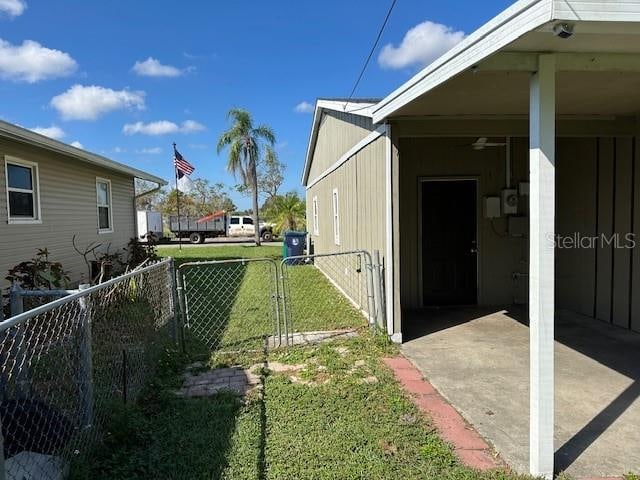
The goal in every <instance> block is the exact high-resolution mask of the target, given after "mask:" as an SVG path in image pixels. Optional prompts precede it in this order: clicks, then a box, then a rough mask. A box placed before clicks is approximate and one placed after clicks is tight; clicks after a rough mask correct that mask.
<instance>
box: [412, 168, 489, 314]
mask: <svg viewBox="0 0 640 480" xmlns="http://www.w3.org/2000/svg"><path fill="white" fill-rule="evenodd" d="M421 189H422V287H423V292H422V294H423V297H422V298H423V304H424V306H437V305H472V304H476V303H477V290H478V285H477V239H476V222H477V220H476V214H477V204H476V202H477V183H476V181H475V180H443V181H439V180H438V181H436V180H434V181H431V180H430V181H425V182H422V183H421Z"/></svg>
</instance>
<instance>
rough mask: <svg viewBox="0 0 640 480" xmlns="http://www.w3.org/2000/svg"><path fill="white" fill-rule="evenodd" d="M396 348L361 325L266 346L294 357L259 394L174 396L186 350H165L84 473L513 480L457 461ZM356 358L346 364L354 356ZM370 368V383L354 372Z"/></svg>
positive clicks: (79, 479)
mask: <svg viewBox="0 0 640 480" xmlns="http://www.w3.org/2000/svg"><path fill="white" fill-rule="evenodd" d="M394 353H395V347H393V346H392V345H390V344H389V343H388V342H387V341H386V340H385V339H381V338H379V337H374V336H371V335H369V334H367V333H364V334H363V335H362V336H361V337H360V338H355V339H347V340H342V341H337V342H334V343H328V344H323V345H320V346H306V347H296V348H290V349H286V350H285V349H283V350H274V351H272V352H271V354H270V361H272V362H274V361H277V362H280V363H288V364H292V365H305V367H304V368H303V369H302V370H300V371H299V372H297V373H296V375H298V377H299V378H301V379H302V380H304V381H305V382H308V384H303V383H294V382H292V380H291V379H290V378H289V374H288V373H270V374H268V375H267V376H266V377H265V394H264V397H261V396H259V395H257V394H256V395H253V396H252V397H251V398H249V399H247V400H246V402H239V401H238V400H237V399H236V398H234V397H232V396H227V395H220V396H217V397H214V398H209V399H198V400H193V399H183V398H178V397H176V396H174V395H173V394H172V393H171V392H172V390H174V389H175V388H176V387H177V386H178V385H179V384H180V374H181V372H182V371H183V368H184V366H185V365H186V364H187V362H188V361H190V359H189V358H188V357H186V356H184V355H182V354H180V353H179V352H178V351H175V350H167V352H166V354H165V356H164V358H163V369H162V370H161V372H162V373H161V374H159V375H158V377H157V378H156V379H155V380H154V382H152V385H151V387H150V388H149V389H147V391H146V392H145V394H144V395H143V397H142V398H141V400H140V402H139V403H138V404H136V405H134V406H128V407H126V408H122V407H121V408H120V409H119V410H116V412H115V413H116V414H115V415H114V416H113V417H112V419H113V421H112V423H111V425H110V426H111V428H110V430H109V432H110V434H109V436H108V437H107V441H106V444H105V445H104V447H102V448H101V449H100V450H99V451H98V452H96V455H95V456H94V460H93V462H92V463H91V465H85V466H83V467H80V466H76V468H74V469H73V476H72V478H73V479H74V480H85V479H140V480H141V479H155V478H163V479H176V480H177V479H194V480H197V479H203V480H204V479H241V480H251V479H256V480H257V479H267V480H271V479H273V480H276V479H278V480H282V479H292V480H293V479H396V478H397V479H483V480H484V479H495V480H497V479H505V480H506V479H509V480H511V479H516V478H521V477H517V476H515V475H511V474H509V473H507V472H503V471H495V472H489V473H479V472H475V471H473V470H470V469H468V468H466V467H464V466H462V465H460V464H459V463H458V461H457V459H456V457H455V455H454V454H453V452H452V450H451V448H450V447H449V446H448V445H447V444H446V443H444V442H443V441H442V440H441V439H440V438H439V436H438V435H437V433H436V432H435V431H434V430H433V428H432V427H431V425H430V423H429V420H428V419H427V418H425V417H423V416H422V415H421V414H420V413H419V412H418V411H417V410H416V408H415V407H414V405H413V404H412V402H411V401H410V400H409V399H408V398H407V397H406V396H405V395H404V394H403V392H402V390H401V389H400V388H399V386H398V385H397V384H396V382H395V380H394V379H393V374H392V372H391V371H389V370H388V369H387V368H386V367H385V366H384V365H383V364H382V362H381V357H383V356H385V355H393V354H394ZM357 361H360V362H359V363H358V365H360V366H358V367H356V368H354V364H355V363H356V362H357ZM372 377H375V378H376V380H377V382H376V383H364V382H363V379H367V378H368V379H370V378H372Z"/></svg>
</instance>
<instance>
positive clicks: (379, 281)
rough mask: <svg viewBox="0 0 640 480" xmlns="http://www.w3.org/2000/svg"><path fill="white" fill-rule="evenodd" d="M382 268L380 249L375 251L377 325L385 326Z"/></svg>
mask: <svg viewBox="0 0 640 480" xmlns="http://www.w3.org/2000/svg"><path fill="white" fill-rule="evenodd" d="M380 270H381V268H380V250H374V251H373V292H374V300H375V304H376V326H377V327H378V328H383V327H384V306H383V304H382V277H381V271H380Z"/></svg>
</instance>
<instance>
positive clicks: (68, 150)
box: [0, 120, 167, 185]
mask: <svg viewBox="0 0 640 480" xmlns="http://www.w3.org/2000/svg"><path fill="white" fill-rule="evenodd" d="M0 138H7V139H9V140H15V141H18V142H21V143H26V144H28V145H34V146H36V147H40V148H44V149H45V150H49V151H51V152H55V153H59V154H62V155H65V156H67V157H72V158H74V159H76V160H78V161H80V162H84V163H88V164H91V165H95V166H97V167H101V168H105V169H107V170H112V171H114V172H119V173H124V174H125V175H129V176H131V177H135V178H140V179H142V180H148V181H150V182H154V183H158V184H160V185H166V184H167V182H166V181H165V180H164V179H162V178H160V177H157V176H155V175H152V174H150V173H147V172H143V171H142V170H138V169H137V168H133V167H129V166H128V165H124V164H122V163H119V162H116V161H114V160H111V159H109V158H107V157H103V156H102V155H98V154H96V153H91V152H89V151H87V150H84V149H82V148H76V147H73V146H71V145H68V144H66V143H63V142H60V141H58V140H54V139H52V138H49V137H46V136H44V135H41V134H39V133H36V132H33V131H31V130H27V129H26V128H22V127H19V126H17V125H13V124H12V123H7V122H4V121H2V120H0Z"/></svg>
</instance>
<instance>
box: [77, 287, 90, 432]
mask: <svg viewBox="0 0 640 480" xmlns="http://www.w3.org/2000/svg"><path fill="white" fill-rule="evenodd" d="M90 286H91V285H89V284H87V283H83V284H81V285H80V286H79V287H78V288H79V289H80V290H81V291H82V290H86V289H88V288H89V287H90ZM79 302H80V329H81V330H80V331H81V340H80V341H81V343H80V385H81V387H80V388H81V408H82V413H81V416H82V425H83V426H84V427H87V428H88V427H91V425H92V424H93V358H92V356H93V348H92V335H91V305H90V299H89V298H88V296H84V297H81V298H80V299H79Z"/></svg>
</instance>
